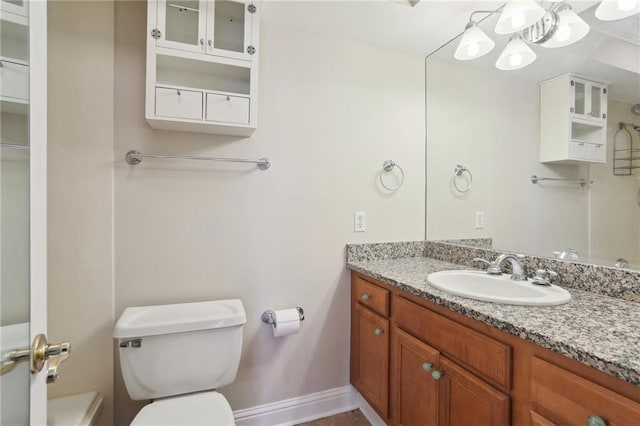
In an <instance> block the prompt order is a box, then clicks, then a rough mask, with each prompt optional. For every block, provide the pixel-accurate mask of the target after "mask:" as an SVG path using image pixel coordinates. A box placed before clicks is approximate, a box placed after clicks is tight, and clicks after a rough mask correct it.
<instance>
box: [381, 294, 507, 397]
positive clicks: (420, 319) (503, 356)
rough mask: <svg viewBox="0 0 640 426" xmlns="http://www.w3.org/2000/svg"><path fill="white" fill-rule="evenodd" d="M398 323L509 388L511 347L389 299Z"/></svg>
mask: <svg viewBox="0 0 640 426" xmlns="http://www.w3.org/2000/svg"><path fill="white" fill-rule="evenodd" d="M393 317H394V319H395V320H396V321H397V323H398V326H400V327H402V328H404V329H405V330H407V331H409V332H410V333H411V334H413V335H414V336H416V337H418V338H420V339H422V340H424V341H425V342H427V343H428V344H430V345H433V346H435V347H436V348H437V349H439V350H440V351H441V352H443V353H445V354H447V355H449V356H451V357H453V358H455V359H457V360H458V361H460V362H461V363H463V364H465V365H466V366H468V367H470V368H471V369H473V370H475V371H477V372H478V373H480V374H481V375H483V376H484V377H485V378H487V379H489V380H491V381H493V382H495V383H496V384H498V385H500V386H502V387H503V388H505V389H509V388H510V387H511V348H510V347H509V346H507V345H504V344H502V343H500V342H496V341H495V340H493V339H491V338H490V337H487V336H484V335H482V334H480V333H477V332H475V331H473V330H471V329H469V328H467V327H465V326H463V325H460V324H458V323H456V322H454V321H451V320H450V319H448V318H445V317H443V316H441V315H438V314H436V313H434V312H432V311H430V310H428V309H425V308H423V307H422V306H419V305H416V304H415V303H413V302H410V301H408V300H406V299H403V298H401V297H394V298H393Z"/></svg>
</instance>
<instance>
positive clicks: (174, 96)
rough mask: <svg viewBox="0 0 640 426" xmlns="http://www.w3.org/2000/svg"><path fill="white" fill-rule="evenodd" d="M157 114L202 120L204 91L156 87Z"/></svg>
mask: <svg viewBox="0 0 640 426" xmlns="http://www.w3.org/2000/svg"><path fill="white" fill-rule="evenodd" d="M156 115H157V116H160V117H173V118H187V119H191V120H202V92H196V91H192V90H182V89H167V88H164V87H156Z"/></svg>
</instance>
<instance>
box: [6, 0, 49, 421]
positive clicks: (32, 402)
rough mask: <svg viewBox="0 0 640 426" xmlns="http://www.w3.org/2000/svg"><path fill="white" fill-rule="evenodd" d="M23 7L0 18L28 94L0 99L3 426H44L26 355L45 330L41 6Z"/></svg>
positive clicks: (42, 399) (37, 376)
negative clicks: (23, 60)
mask: <svg viewBox="0 0 640 426" xmlns="http://www.w3.org/2000/svg"><path fill="white" fill-rule="evenodd" d="M0 1H4V0H0ZM28 6H29V17H28V19H27V18H26V17H24V16H23V17H22V18H23V19H24V20H20V19H18V18H17V17H16V15H14V14H11V13H8V12H5V11H2V12H1V15H0V19H1V20H2V22H0V23H2V24H5V25H2V27H3V28H2V29H3V32H2V34H1V35H2V37H6V39H3V40H2V44H1V45H2V48H3V51H1V52H0V56H2V58H3V59H6V58H7V55H11V54H16V55H18V56H19V55H20V52H21V51H23V50H24V49H26V57H28V66H29V89H30V90H29V92H30V96H29V100H28V102H26V103H18V102H14V101H11V100H7V99H2V98H0V113H1V121H0V136H1V137H2V140H1V142H2V145H1V148H0V149H1V152H0V160H1V163H0V186H1V192H0V219H1V220H0V227H1V229H0V231H1V232H0V235H1V238H2V245H1V249H0V267H1V271H2V272H1V278H0V296H1V299H0V300H1V308H0V338H1V339H0V340H1V341H2V347H1V348H0V349H1V356H2V358H1V361H2V375H0V399H1V401H0V402H1V403H0V424H2V425H5V424H7V425H13V424H17V425H28V424H31V425H46V423H47V405H46V404H47V397H46V393H47V392H46V373H47V369H46V368H45V369H43V370H42V371H41V372H36V373H32V372H31V366H30V365H31V360H30V359H31V358H33V359H37V357H34V356H33V355H32V354H31V351H30V350H29V349H30V347H31V342H33V340H34V338H35V336H37V335H38V334H41V333H46V331H47V321H46V320H47V282H46V279H47V259H46V254H47V240H46V235H47V229H46V225H47V220H46V218H47V215H46V207H47V198H46V193H47V192H46V189H47V182H46V178H47V169H46V165H47V161H46V158H47V150H46V135H47V114H46V105H47V100H46V93H47V86H46V82H47V77H46V76H47V74H46V69H47V68H46V67H47V56H46V46H47V42H46V40H47V38H46V34H47V27H46V23H47V18H46V11H47V5H46V2H41V1H33V2H29V3H28ZM9 30H11V31H14V33H7V32H6V31H9ZM16 35H17V37H14V36H16ZM7 39H9V41H7ZM23 53H25V52H23ZM0 77H1V74H0ZM0 84H2V81H0ZM43 349H45V351H44V352H47V350H46V349H48V348H47V347H46V346H45V347H44V348H43ZM25 351H26V352H25Z"/></svg>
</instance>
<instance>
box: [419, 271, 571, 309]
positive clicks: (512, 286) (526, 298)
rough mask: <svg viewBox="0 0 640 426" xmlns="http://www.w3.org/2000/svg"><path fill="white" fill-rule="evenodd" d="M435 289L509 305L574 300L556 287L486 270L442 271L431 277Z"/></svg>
mask: <svg viewBox="0 0 640 426" xmlns="http://www.w3.org/2000/svg"><path fill="white" fill-rule="evenodd" d="M427 281H428V282H429V284H431V285H432V286H433V287H435V288H437V289H439V290H442V291H444V292H446V293H450V294H455V295H456V296H463V297H469V298H471V299H477V300H484V301H487V302H494V303H505V304H510V305H535V306H551V305H561V304H563V303H567V302H568V301H569V300H571V295H570V294H569V292H568V291H567V290H565V289H563V288H561V287H558V286H556V285H551V286H539V285H535V284H532V283H531V281H530V280H528V281H515V280H512V279H511V278H510V275H508V274H503V275H489V274H487V273H486V272H483V271H441V272H434V273H433V274H429V276H428V277H427Z"/></svg>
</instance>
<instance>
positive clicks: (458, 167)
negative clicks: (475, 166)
mask: <svg viewBox="0 0 640 426" xmlns="http://www.w3.org/2000/svg"><path fill="white" fill-rule="evenodd" d="M464 172H467V174H468V175H469V184H468V185H467V186H466V188H460V187H458V183H457V182H456V178H459V177H460V176H462V174H463V173H464ZM472 184H473V175H472V174H471V172H470V171H469V169H467V168H466V167H465V166H462V165H460V164H456V167H455V168H454V169H453V187H454V188H455V189H456V190H457V191H458V192H467V191H469V190H470V189H471V185H472Z"/></svg>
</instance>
